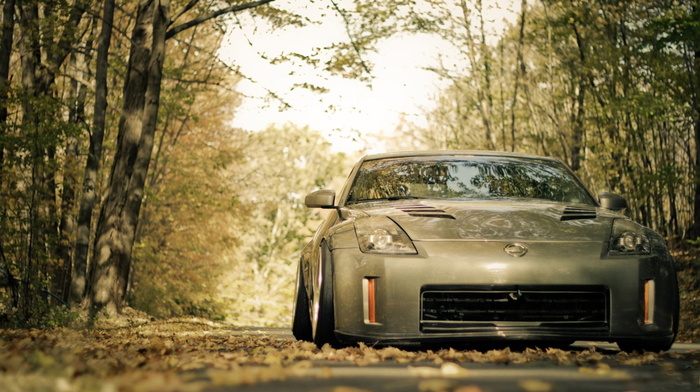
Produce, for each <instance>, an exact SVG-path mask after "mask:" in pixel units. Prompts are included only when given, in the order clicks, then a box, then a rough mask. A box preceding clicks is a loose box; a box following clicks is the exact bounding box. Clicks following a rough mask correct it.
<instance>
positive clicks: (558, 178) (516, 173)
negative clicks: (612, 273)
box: [348, 157, 595, 205]
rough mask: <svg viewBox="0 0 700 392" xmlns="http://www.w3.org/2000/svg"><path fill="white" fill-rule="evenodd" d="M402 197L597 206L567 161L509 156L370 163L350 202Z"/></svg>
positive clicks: (351, 195) (398, 160)
mask: <svg viewBox="0 0 700 392" xmlns="http://www.w3.org/2000/svg"><path fill="white" fill-rule="evenodd" d="M402 198H441V199H491V198H525V199H545V200H551V201H557V202H566V203H572V204H590V205H595V203H594V201H593V200H592V199H591V196H590V195H589V194H588V192H586V190H584V189H583V187H582V186H581V185H580V184H579V182H578V181H577V180H576V179H575V178H574V177H573V176H571V175H570V174H569V172H568V171H567V170H566V168H565V167H564V166H563V165H562V164H559V163H558V162H552V161H548V160H538V159H520V158H518V159H516V158H504V157H470V158H453V157H450V158H445V159H436V158H434V157H430V158H401V159H384V160H374V161H367V162H365V163H364V164H363V165H362V167H361V168H360V171H359V172H358V174H357V177H356V178H355V181H354V183H353V185H352V188H351V190H350V194H349V196H348V203H357V202H362V201H370V200H378V199H402Z"/></svg>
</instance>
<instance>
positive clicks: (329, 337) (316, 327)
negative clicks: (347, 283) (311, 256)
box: [311, 242, 339, 348]
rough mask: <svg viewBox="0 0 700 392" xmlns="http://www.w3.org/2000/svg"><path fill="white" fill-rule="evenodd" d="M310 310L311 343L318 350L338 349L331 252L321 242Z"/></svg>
mask: <svg viewBox="0 0 700 392" xmlns="http://www.w3.org/2000/svg"><path fill="white" fill-rule="evenodd" d="M317 278H318V279H317V282H316V283H317V284H316V290H317V291H315V295H314V298H313V309H312V318H311V324H312V331H313V341H314V343H316V346H318V348H322V347H323V346H324V345H325V344H330V345H331V346H333V347H339V343H338V340H337V339H336V337H335V313H334V312H335V309H334V304H333V269H332V265H331V251H330V249H328V245H327V244H326V243H325V242H323V243H322V244H321V249H320V251H319V259H318V275H317Z"/></svg>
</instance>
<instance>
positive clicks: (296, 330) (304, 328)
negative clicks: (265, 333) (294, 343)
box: [292, 263, 313, 342]
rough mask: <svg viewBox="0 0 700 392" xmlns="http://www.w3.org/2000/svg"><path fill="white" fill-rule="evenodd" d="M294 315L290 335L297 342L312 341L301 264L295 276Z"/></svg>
mask: <svg viewBox="0 0 700 392" xmlns="http://www.w3.org/2000/svg"><path fill="white" fill-rule="evenodd" d="M294 298H295V299H294V313H293V318H292V334H293V335H294V337H295V338H296V339H297V340H303V341H306V342H311V341H313V336H312V333H311V317H310V316H309V296H308V295H307V294H306V287H305V285H304V275H303V274H302V273H301V263H299V272H298V275H297V286H296V293H295V296H294Z"/></svg>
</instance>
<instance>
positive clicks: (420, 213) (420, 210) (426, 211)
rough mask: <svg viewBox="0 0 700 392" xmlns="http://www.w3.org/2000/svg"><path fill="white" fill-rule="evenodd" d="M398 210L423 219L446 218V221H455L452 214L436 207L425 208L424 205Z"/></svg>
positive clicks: (399, 208) (409, 206)
mask: <svg viewBox="0 0 700 392" xmlns="http://www.w3.org/2000/svg"><path fill="white" fill-rule="evenodd" d="M396 209H397V210H400V211H403V212H405V213H407V214H408V215H410V216H417V217H422V218H445V219H455V217H454V216H452V215H451V214H449V213H447V212H445V211H443V210H440V209H438V208H435V207H430V206H423V205H408V206H401V207H396Z"/></svg>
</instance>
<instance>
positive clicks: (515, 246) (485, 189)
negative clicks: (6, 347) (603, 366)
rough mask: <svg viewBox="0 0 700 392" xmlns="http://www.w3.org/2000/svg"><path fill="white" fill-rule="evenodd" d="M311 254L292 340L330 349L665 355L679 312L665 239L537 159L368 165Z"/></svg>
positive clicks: (327, 197)
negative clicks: (521, 348) (477, 345)
mask: <svg viewBox="0 0 700 392" xmlns="http://www.w3.org/2000/svg"><path fill="white" fill-rule="evenodd" d="M306 205H307V206H308V207H310V208H326V209H330V210H331V211H330V214H329V216H328V217H327V218H326V219H325V221H324V222H323V223H322V224H321V226H320V227H319V228H318V230H317V231H316V233H315V235H314V237H313V239H312V240H311V242H310V243H309V244H308V245H307V246H306V247H305V249H304V250H303V252H302V256H301V260H300V263H299V270H298V276H297V288H296V294H295V309H294V320H293V325H292V329H293V332H294V336H295V337H296V338H297V339H299V340H307V341H313V342H315V343H316V344H317V345H318V346H319V347H320V346H323V345H324V344H326V343H330V344H331V345H334V346H335V345H343V344H352V343H356V342H365V343H368V344H391V345H398V344H440V345H450V344H464V343H467V344H468V343H470V342H484V341H489V342H496V341H506V342H510V341H520V342H533V341H534V342H540V343H541V344H570V343H572V342H574V341H577V340H589V341H610V342H616V343H617V344H618V346H619V347H620V348H621V349H623V350H648V351H660V350H668V349H669V348H670V347H671V345H672V343H673V341H674V339H675V336H676V331H677V329H678V317H679V297H678V283H677V279H676V273H675V270H674V267H673V259H672V258H671V256H670V255H669V252H668V250H667V248H666V245H665V242H664V240H663V238H662V237H661V236H660V235H659V234H657V233H655V232H654V231H652V230H650V229H648V228H646V227H643V226H641V225H639V224H637V223H635V222H633V221H632V220H630V219H629V218H627V217H626V216H625V215H623V212H624V210H625V209H626V207H627V202H626V201H625V199H624V198H622V197H620V196H617V195H614V194H611V193H600V194H599V195H598V197H597V198H595V197H594V196H592V194H591V193H590V192H589V191H588V190H587V189H586V188H585V187H584V186H583V184H582V183H581V181H580V180H579V179H578V178H577V177H576V176H575V175H574V174H573V173H572V171H571V170H570V169H569V168H568V167H567V166H566V165H564V164H563V163H561V162H560V161H558V160H555V159H552V158H544V157H538V156H530V155H522V154H509V153H493V152H473V151H438V152H435V151H426V152H405V153H391V154H380V155H372V156H366V157H364V158H362V159H361V160H360V161H359V162H358V163H357V165H355V167H354V169H353V170H352V173H351V174H350V177H349V178H348V180H347V183H346V185H345V187H344V188H343V190H342V191H341V192H340V193H339V194H337V195H336V193H335V192H334V191H332V190H319V191H316V192H313V193H311V194H309V195H308V196H307V197H306Z"/></svg>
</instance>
